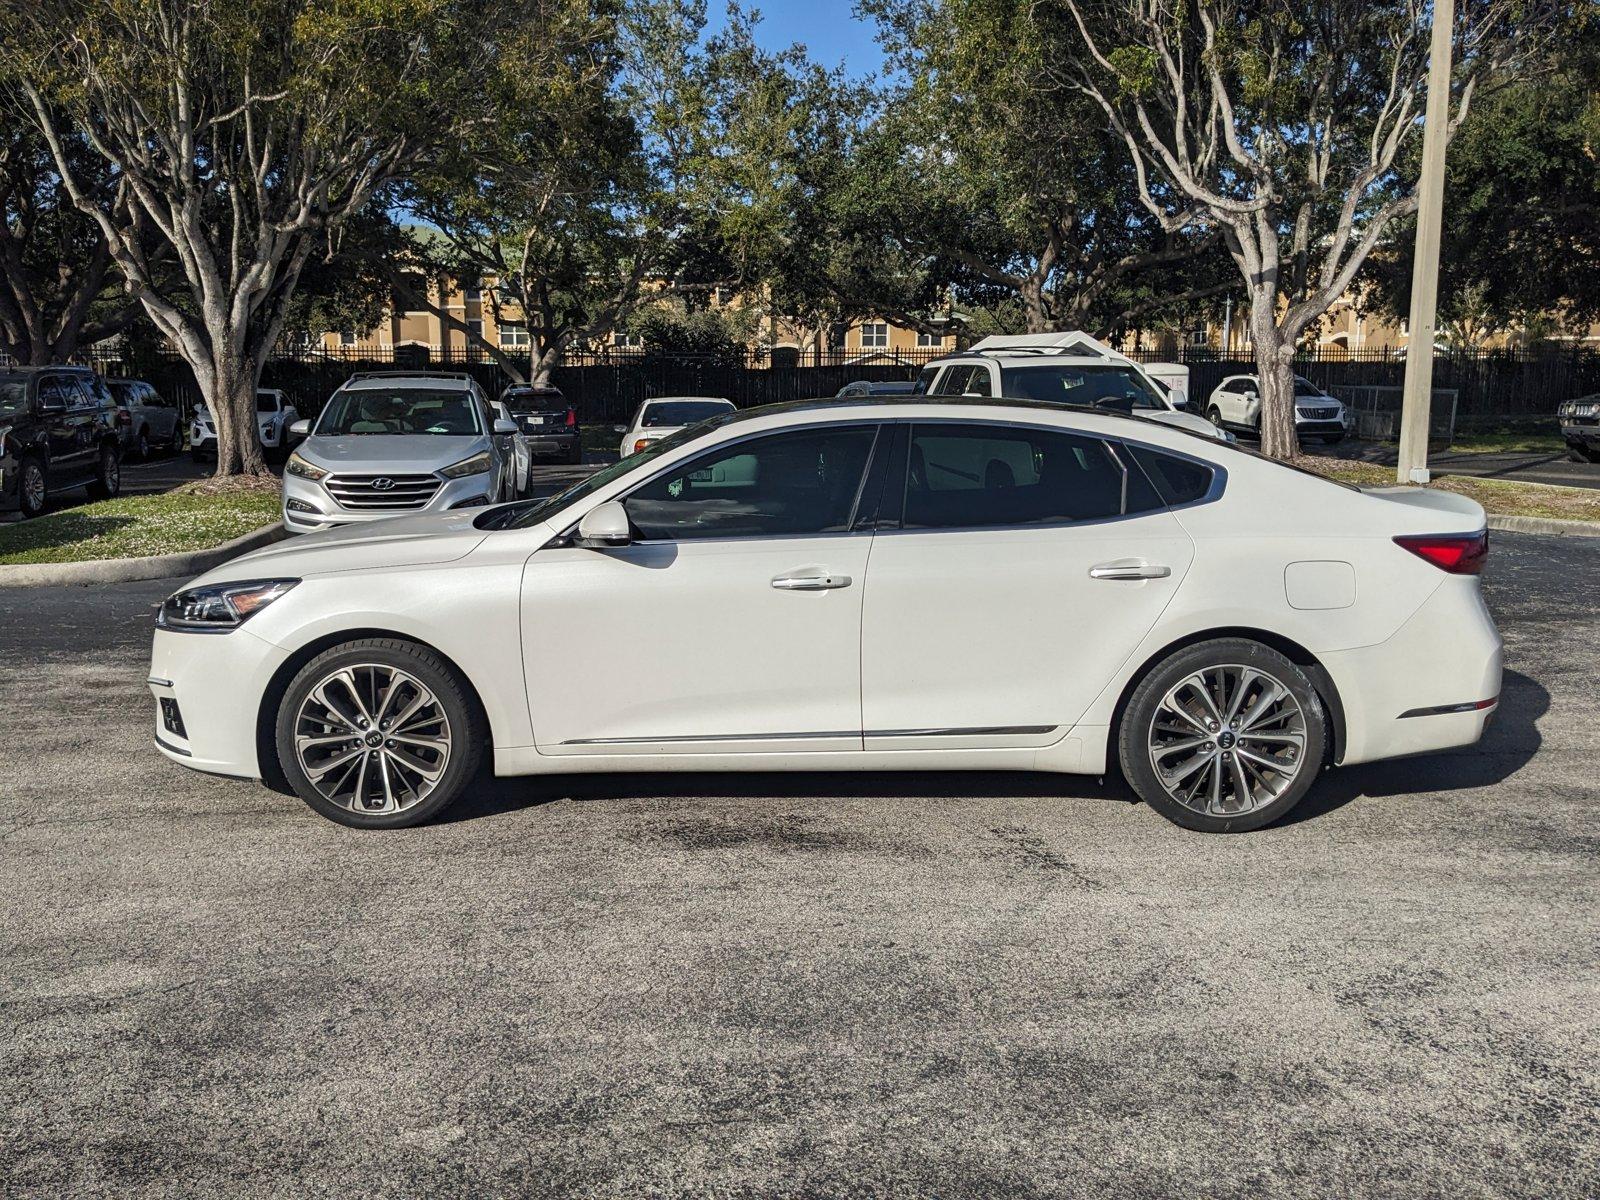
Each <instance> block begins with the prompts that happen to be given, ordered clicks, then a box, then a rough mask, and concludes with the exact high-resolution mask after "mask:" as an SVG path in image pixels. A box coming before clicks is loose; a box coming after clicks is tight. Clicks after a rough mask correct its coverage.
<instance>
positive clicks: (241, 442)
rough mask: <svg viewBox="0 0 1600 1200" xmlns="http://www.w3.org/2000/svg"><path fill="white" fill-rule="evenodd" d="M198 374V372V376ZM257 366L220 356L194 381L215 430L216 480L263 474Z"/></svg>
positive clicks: (242, 358)
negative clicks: (209, 412) (225, 477)
mask: <svg viewBox="0 0 1600 1200" xmlns="http://www.w3.org/2000/svg"><path fill="white" fill-rule="evenodd" d="M197 374H199V373H197ZM259 375H260V371H259V369H258V368H257V365H256V364H255V363H254V362H253V361H251V360H250V359H249V358H247V357H245V356H242V355H235V354H228V353H222V354H218V355H216V356H215V357H214V359H213V361H212V363H211V364H210V370H209V371H208V372H205V373H204V376H205V377H203V378H199V379H197V382H198V383H199V384H200V394H201V395H202V396H203V397H204V398H205V402H206V407H207V408H209V409H210V410H211V420H212V422H213V423H214V424H215V425H216V428H217V470H216V476H217V478H219V479H220V478H223V477H224V476H227V475H266V474H270V472H269V471H268V470H267V459H266V455H265V453H264V452H263V451H262V448H261V436H260V432H259V431H258V430H257V428H256V380H257V379H258V377H259Z"/></svg>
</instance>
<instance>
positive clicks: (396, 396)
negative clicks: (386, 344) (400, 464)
mask: <svg viewBox="0 0 1600 1200" xmlns="http://www.w3.org/2000/svg"><path fill="white" fill-rule="evenodd" d="M481 432H483V431H482V428H481V427H480V425H479V423H478V406H477V405H475V404H474V403H473V402H472V396H471V394H470V393H468V392H462V391H454V390H452V391H442V390H438V389H434V388H416V387H397V388H387V387H377V388H358V389H354V390H352V391H348V392H338V393H336V394H335V395H334V397H333V399H332V400H330V401H328V407H327V410H326V411H325V412H323V414H322V419H321V420H320V421H318V422H317V428H316V430H315V433H316V434H317V436H318V437H343V436H345V435H347V434H363V433H389V434H396V433H398V434H423V433H426V434H437V435H444V436H455V437H470V436H473V435H475V434H478V433H481Z"/></svg>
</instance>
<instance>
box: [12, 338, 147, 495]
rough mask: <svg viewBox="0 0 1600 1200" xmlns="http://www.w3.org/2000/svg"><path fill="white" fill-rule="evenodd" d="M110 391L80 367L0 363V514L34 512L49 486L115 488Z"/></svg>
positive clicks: (118, 479) (117, 473)
mask: <svg viewBox="0 0 1600 1200" xmlns="http://www.w3.org/2000/svg"><path fill="white" fill-rule="evenodd" d="M116 412H117V410H116V407H115V405H113V404H112V403H111V399H110V393H109V392H108V391H107V390H106V389H105V388H104V387H102V386H100V385H99V381H98V380H97V379H96V378H95V375H94V372H93V371H90V370H89V369H88V368H86V367H4V368H0V513H13V512H21V513H22V515H23V516H25V517H35V516H38V515H39V514H40V513H41V512H43V511H44V506H45V501H46V500H47V499H48V498H49V496H50V493H51V492H53V491H60V490H62V489H65V488H75V487H85V486H86V487H88V489H89V494H90V495H91V496H95V497H97V498H101V499H104V498H106V497H110V496H115V495H116V494H117V492H119V491H120V490H121V488H122V468H121V459H122V446H121V440H120V437H119V435H118V430H117V418H116Z"/></svg>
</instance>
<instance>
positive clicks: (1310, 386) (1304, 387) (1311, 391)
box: [1294, 375, 1328, 400]
mask: <svg viewBox="0 0 1600 1200" xmlns="http://www.w3.org/2000/svg"><path fill="white" fill-rule="evenodd" d="M1294 394H1295V395H1296V396H1314V397H1316V398H1317V399H1318V400H1324V399H1327V397H1328V393H1327V392H1325V391H1323V390H1322V389H1321V388H1319V387H1318V386H1317V385H1316V384H1314V383H1312V382H1311V380H1309V379H1303V378H1301V377H1300V376H1299V375H1296V376H1295V377H1294Z"/></svg>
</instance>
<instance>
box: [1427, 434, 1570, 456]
mask: <svg viewBox="0 0 1600 1200" xmlns="http://www.w3.org/2000/svg"><path fill="white" fill-rule="evenodd" d="M1566 449H1567V444H1566V442H1564V441H1562V440H1561V435H1560V434H1558V433H1539V432H1532V431H1529V432H1516V431H1506V432H1494V433H1458V434H1457V435H1456V438H1455V440H1454V441H1453V442H1451V443H1450V453H1451V454H1563V453H1565V452H1566Z"/></svg>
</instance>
